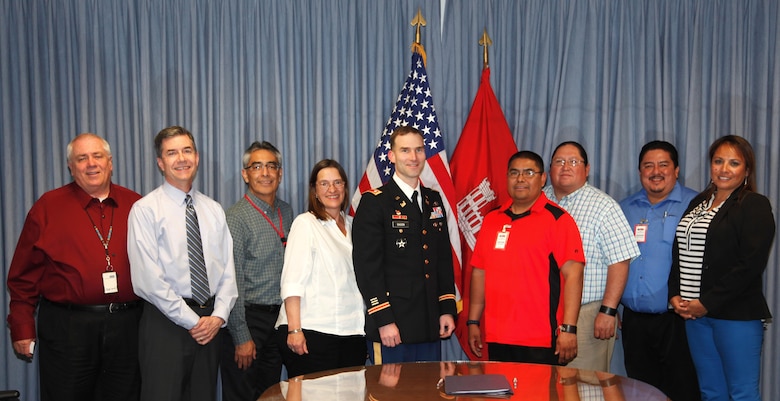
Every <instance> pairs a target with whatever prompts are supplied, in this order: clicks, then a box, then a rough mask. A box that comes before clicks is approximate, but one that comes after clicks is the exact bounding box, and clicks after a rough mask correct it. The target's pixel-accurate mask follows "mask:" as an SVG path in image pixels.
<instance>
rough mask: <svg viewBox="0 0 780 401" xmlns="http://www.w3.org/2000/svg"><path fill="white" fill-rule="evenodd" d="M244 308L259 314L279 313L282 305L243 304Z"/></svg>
mask: <svg viewBox="0 0 780 401" xmlns="http://www.w3.org/2000/svg"><path fill="white" fill-rule="evenodd" d="M244 308H246V309H251V310H257V311H261V312H270V313H279V309H281V308H282V305H260V304H250V303H245V304H244Z"/></svg>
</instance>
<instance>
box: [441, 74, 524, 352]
mask: <svg viewBox="0 0 780 401" xmlns="http://www.w3.org/2000/svg"><path fill="white" fill-rule="evenodd" d="M516 152H517V145H516V144H515V140H514V139H513V137H512V132H511V131H510V130H509V125H508V124H507V122H506V118H504V113H503V112H502V111H501V105H499V104H498V99H496V95H495V94H494V93H493V88H492V87H491V86H490V69H489V68H485V69H483V70H482V79H481V80H480V84H479V89H478V90H477V96H476V97H475V98H474V103H473V105H472V106H471V112H469V116H468V119H467V120H466V124H465V125H464V126H463V132H462V133H461V135H460V139H459V140H458V145H457V146H456V147H455V151H454V152H453V153H452V161H451V162H450V170H451V171H452V180H453V183H454V185H455V194H456V196H457V198H456V199H457V200H458V203H457V216H458V226H459V228H460V231H461V235H462V242H461V243H462V252H461V255H462V260H463V269H462V270H463V272H462V276H461V277H462V281H461V282H459V283H456V284H457V286H458V287H459V288H461V298H462V300H463V310H462V311H461V313H460V316H459V317H458V321H457V328H456V330H455V334H456V336H457V337H458V339H459V340H460V342H461V347H462V348H463V351H464V352H466V355H468V357H469V358H471V359H472V360H477V359H482V360H487V348H483V350H482V358H477V356H476V355H474V353H472V352H471V349H470V348H469V345H468V340H469V336H468V328H467V327H466V320H467V319H468V313H469V311H468V308H469V294H470V285H471V264H470V263H469V261H470V259H471V253H472V252H473V251H474V244H475V243H476V241H477V233H479V230H480V228H481V227H482V220H483V219H484V217H485V215H487V214H488V212H490V211H491V210H493V209H496V208H498V207H499V206H500V205H501V204H503V203H504V202H506V201H508V200H509V194H508V193H507V188H506V182H507V181H506V171H507V168H506V166H507V162H508V161H509V158H510V157H511V156H512V155H513V154H515V153H516ZM457 277H458V276H456V279H457ZM481 328H482V330H481V331H482V333H485V330H486V328H485V326H484V319H483V325H482V326H481ZM483 344H484V342H483Z"/></svg>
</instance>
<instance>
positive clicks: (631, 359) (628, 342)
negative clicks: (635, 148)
mask: <svg viewBox="0 0 780 401" xmlns="http://www.w3.org/2000/svg"><path fill="white" fill-rule="evenodd" d="M679 174H680V167H679V166H678V157H677V149H675V147H674V145H672V144H671V143H669V142H664V141H652V142H649V143H647V144H646V145H645V146H643V147H642V150H641V152H640V153H639V178H640V181H641V182H642V190H640V191H639V192H637V193H635V194H633V195H631V196H629V197H627V198H626V199H623V201H622V202H620V207H621V208H622V209H623V212H624V213H625V215H626V218H627V219H628V223H629V224H630V225H631V227H632V228H633V230H634V237H635V238H636V242H637V245H638V246H639V250H640V251H641V252H642V255H641V256H640V257H638V258H636V259H634V260H633V261H632V262H631V266H630V268H629V270H628V281H627V282H626V288H625V290H624V292H623V298H622V299H621V303H622V304H623V308H624V309H623V349H624V353H625V363H626V372H627V373H628V375H629V376H630V377H632V378H635V379H639V380H642V381H644V382H647V383H650V384H652V385H654V386H656V387H657V388H659V389H661V390H662V391H663V392H665V393H666V395H667V396H668V397H669V398H671V399H673V400H699V397H700V396H699V385H698V382H697V381H696V371H695V369H694V367H693V362H692V361H691V356H690V352H689V350H688V342H687V339H686V336H685V322H684V321H683V319H682V318H681V317H679V316H677V315H676V314H675V313H674V311H673V310H671V309H669V304H668V298H669V297H668V296H667V280H668V278H669V270H670V268H671V264H672V245H673V243H674V234H675V230H676V229H677V223H679V221H680V218H681V217H682V214H683V212H684V211H685V208H686V207H687V206H688V203H690V201H691V199H693V197H694V196H696V191H694V190H692V189H690V188H686V187H684V186H682V185H680V183H678V182H677V177H678V175H679Z"/></svg>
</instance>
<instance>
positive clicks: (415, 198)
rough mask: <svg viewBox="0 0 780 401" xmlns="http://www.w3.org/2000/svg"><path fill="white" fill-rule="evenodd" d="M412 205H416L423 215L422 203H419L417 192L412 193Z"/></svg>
mask: <svg viewBox="0 0 780 401" xmlns="http://www.w3.org/2000/svg"><path fill="white" fill-rule="evenodd" d="M412 205H414V207H415V209H417V211H418V212H420V213H422V209H420V202H417V191H414V192H412Z"/></svg>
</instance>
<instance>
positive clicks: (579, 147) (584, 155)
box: [550, 141, 588, 166]
mask: <svg viewBox="0 0 780 401" xmlns="http://www.w3.org/2000/svg"><path fill="white" fill-rule="evenodd" d="M566 145H571V146H574V147H575V148H577V151H578V152H580V157H581V158H582V161H583V162H584V163H585V165H586V166H587V165H588V152H586V151H585V148H583V147H582V145H580V144H579V142H575V141H566V142H561V143H560V144H559V145H558V146H556V147H555V150H553V152H552V155H550V159H551V160H550V163H552V157H553V156H555V152H557V151H558V149H560V148H562V147H564V146H566Z"/></svg>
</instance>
